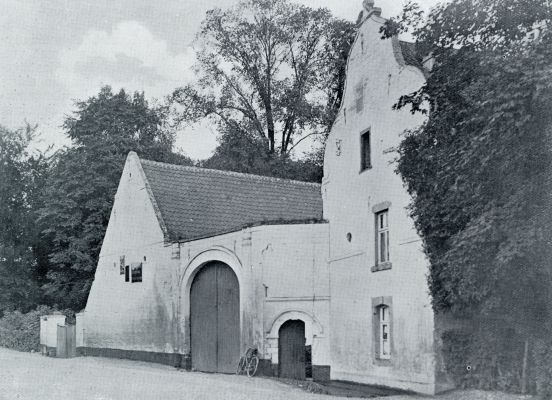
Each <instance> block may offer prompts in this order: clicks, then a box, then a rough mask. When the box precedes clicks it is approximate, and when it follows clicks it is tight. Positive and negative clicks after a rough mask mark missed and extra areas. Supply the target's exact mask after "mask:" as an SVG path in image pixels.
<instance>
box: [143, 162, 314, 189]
mask: <svg viewBox="0 0 552 400" xmlns="http://www.w3.org/2000/svg"><path fill="white" fill-rule="evenodd" d="M138 159H139V160H140V162H141V163H145V164H150V165H158V166H160V167H165V168H168V169H174V170H187V171H201V172H203V173H211V174H219V175H227V176H239V177H244V178H248V179H258V180H265V181H269V182H285V183H293V184H297V185H305V186H313V187H321V186H322V185H321V184H320V183H316V182H305V181H298V180H295V179H284V178H276V177H273V176H264V175H256V174H247V173H243V172H234V171H225V170H220V169H213V168H202V167H194V166H189V165H177V164H169V163H164V162H159V161H152V160H146V159H143V158H140V157H138Z"/></svg>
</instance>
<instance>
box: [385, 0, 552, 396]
mask: <svg viewBox="0 0 552 400" xmlns="http://www.w3.org/2000/svg"><path fill="white" fill-rule="evenodd" d="M551 22H552V13H551V9H550V4H549V2H548V1H546V0H531V1H519V0H500V1H499V0H451V1H449V2H447V3H443V4H440V5H438V6H437V7H435V8H434V9H432V10H431V12H430V13H429V15H428V16H425V15H423V14H422V13H421V12H420V11H419V8H418V7H417V6H416V4H415V3H413V2H410V3H409V4H407V6H406V7H405V10H404V13H403V16H402V17H401V18H399V19H393V20H391V21H389V23H388V24H387V25H386V26H385V28H384V29H383V30H382V33H383V34H384V37H388V36H390V35H392V34H396V33H397V32H401V31H405V30H408V29H410V30H411V32H412V34H413V35H414V37H415V38H416V40H417V44H418V48H420V49H423V51H424V54H431V55H432V57H433V60H434V67H433V69H432V71H431V74H430V75H429V77H428V79H427V82H426V84H425V85H424V86H423V87H422V88H421V89H420V90H418V91H417V92H415V93H410V94H405V95H404V96H403V97H401V98H400V99H399V101H398V103H397V105H396V107H398V108H400V107H406V106H410V107H411V109H412V111H413V112H428V111H429V118H428V120H427V122H426V123H425V124H424V125H423V126H421V127H419V128H418V129H414V130H412V131H410V132H407V133H406V135H405V138H404V140H403V141H402V143H401V145H400V147H399V149H398V150H399V163H398V171H399V172H400V174H401V175H402V177H403V179H404V181H405V184H406V186H407V189H408V191H409V193H410V194H411V195H412V196H413V200H412V204H411V214H412V216H413V217H414V220H415V223H416V227H417V229H418V231H419V232H420V234H421V236H422V237H423V239H424V244H425V250H426V253H427V255H428V257H429V260H430V263H431V267H430V276H429V283H430V289H431V294H432V296H433V306H434V308H435V310H436V311H437V312H449V313H452V314H453V315H456V316H461V317H467V318H470V320H471V321H472V322H473V324H472V326H475V327H478V328H477V329H478V330H477V332H476V334H473V332H472V336H471V337H470V343H471V346H472V349H471V353H470V352H469V351H466V353H470V356H472V357H473V358H474V359H476V360H477V362H479V367H480V368H479V370H480V371H481V372H479V375H478V379H479V381H478V382H477V384H478V385H481V386H486V387H497V386H499V387H501V388H503V389H509V390H521V389H522V388H524V389H525V388H526V383H527V382H526V381H527V379H526V376H527V368H522V367H521V366H522V365H525V366H526V365H527V362H526V361H527V344H528V343H529V342H531V343H539V342H542V340H548V339H547V337H548V335H549V332H550V329H552V294H551V292H552V291H551V289H550V288H551V287H552V268H551V266H550V259H551V258H550V257H551V256H552V248H551V243H550V237H552V225H551V222H552V218H551V214H550V210H551V208H552V207H551V206H552V203H551V196H550V193H552V192H551V189H552V185H551V184H552V180H550V178H549V175H550V171H551V167H552V153H551V139H552V116H551V114H550V112H549V111H548V110H550V108H551V107H552V85H551V84H550V82H551V79H550V78H551V76H552V32H551V31H550V26H551V25H550V23H551ZM481 342H483V343H485V344H486V345H485V346H481V347H477V346H478V343H481ZM524 345H525V346H524ZM524 347H525V351H523V348H524ZM481 349H483V350H481ZM478 352H479V353H478ZM499 355H500V356H499ZM509 357H511V358H510V359H508V358H509ZM516 357H517V359H515V358H516ZM547 357H548V359H547V360H548V361H546V362H548V363H549V362H550V361H551V360H552V354H550V353H549V354H548V356H547ZM522 358H523V359H524V362H522V360H521V359H522ZM544 358H545V359H546V357H544ZM541 367H542V364H541ZM541 371H542V369H541ZM549 372H550V371H549ZM551 377H552V375H548V376H547V379H548V381H549V382H550V381H552V379H550V378H551ZM500 385H502V386H500ZM545 390H552V388H551V387H550V386H549V387H548V389H542V388H541V392H542V393H545Z"/></svg>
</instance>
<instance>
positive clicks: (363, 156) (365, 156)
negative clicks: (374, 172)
mask: <svg viewBox="0 0 552 400" xmlns="http://www.w3.org/2000/svg"><path fill="white" fill-rule="evenodd" d="M369 168H372V160H371V159H370V131H369V130H368V131H366V132H364V133H363V134H362V135H361V136H360V171H364V170H365V169H369Z"/></svg>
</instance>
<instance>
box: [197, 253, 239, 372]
mask: <svg viewBox="0 0 552 400" xmlns="http://www.w3.org/2000/svg"><path fill="white" fill-rule="evenodd" d="M190 333H191V338H190V339H191V356H192V369H194V370H196V371H204V372H222V373H233V372H235V371H236V365H238V361H239V358H240V290H239V283H238V278H237V277H236V274H235V273H234V271H232V268H230V267H229V266H228V265H226V264H224V263H222V262H210V263H208V264H206V265H205V266H204V267H202V268H201V269H200V270H199V272H198V273H197V274H196V276H195V277H194V279H193V281H192V285H191V288H190Z"/></svg>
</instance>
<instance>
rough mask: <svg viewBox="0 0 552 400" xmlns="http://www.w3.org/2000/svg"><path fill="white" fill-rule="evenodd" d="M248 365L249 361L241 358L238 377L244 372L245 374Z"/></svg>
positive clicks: (237, 372) (237, 371)
mask: <svg viewBox="0 0 552 400" xmlns="http://www.w3.org/2000/svg"><path fill="white" fill-rule="evenodd" d="M246 365H247V360H246V359H245V357H244V356H241V357H240V362H239V363H238V369H237V370H236V375H239V374H241V373H242V372H244V371H245V367H246Z"/></svg>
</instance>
